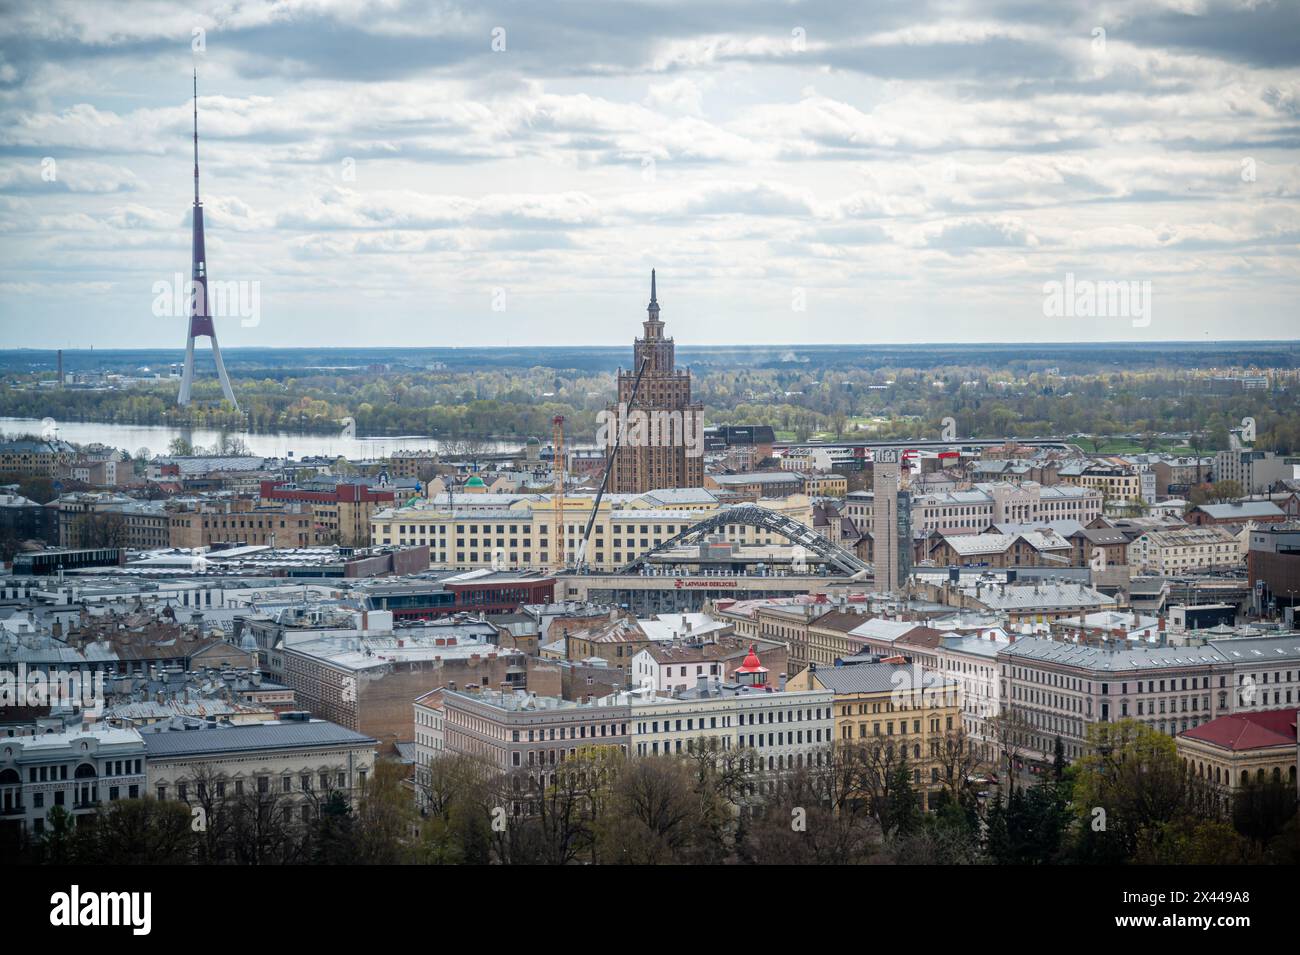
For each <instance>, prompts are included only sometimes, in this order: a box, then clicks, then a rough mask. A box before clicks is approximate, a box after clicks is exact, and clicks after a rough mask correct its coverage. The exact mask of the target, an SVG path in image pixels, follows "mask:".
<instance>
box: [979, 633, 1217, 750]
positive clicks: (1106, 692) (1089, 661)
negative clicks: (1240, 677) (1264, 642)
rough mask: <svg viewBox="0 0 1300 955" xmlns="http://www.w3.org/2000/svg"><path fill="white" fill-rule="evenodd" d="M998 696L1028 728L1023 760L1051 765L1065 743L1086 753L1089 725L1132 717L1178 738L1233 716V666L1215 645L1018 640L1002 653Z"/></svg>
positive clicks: (1021, 745) (1021, 738) (1021, 742)
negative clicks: (1059, 745)
mask: <svg viewBox="0 0 1300 955" xmlns="http://www.w3.org/2000/svg"><path fill="white" fill-rule="evenodd" d="M998 680H999V687H998V692H999V694H1000V697H1001V701H1002V706H1003V707H1004V708H1006V709H1009V710H1010V712H1011V713H1012V714H1013V716H1014V721H1015V722H1016V723H1017V724H1018V725H1019V726H1020V727H1022V729H1021V730H1020V731H1019V732H1018V733H1017V736H1018V738H1017V740H1016V744H1017V747H1018V751H1019V754H1020V755H1021V756H1022V757H1024V758H1028V759H1031V760H1038V761H1042V762H1046V761H1048V760H1050V759H1051V758H1052V754H1053V752H1054V748H1055V741H1056V738H1057V737H1060V739H1061V741H1062V744H1063V745H1064V748H1065V756H1066V758H1067V759H1070V760H1075V759H1078V758H1079V757H1080V756H1082V755H1083V754H1084V751H1085V747H1086V739H1087V732H1088V726H1089V725H1090V724H1092V723H1113V722H1117V721H1119V720H1121V719H1134V720H1138V721H1139V722H1141V723H1144V724H1146V725H1147V726H1149V727H1151V728H1152V729H1154V730H1156V731H1158V732H1161V733H1166V734H1168V735H1170V736H1176V735H1177V734H1178V733H1180V732H1182V731H1184V730H1187V729H1190V728H1192V727H1195V726H1199V725H1200V724H1202V723H1206V722H1209V721H1210V720H1212V719H1214V718H1215V717H1218V716H1221V715H1223V714H1224V713H1228V712H1231V710H1232V703H1231V700H1230V696H1231V688H1232V664H1231V663H1229V662H1228V661H1227V660H1226V659H1225V658H1224V657H1223V655H1222V654H1220V653H1219V652H1217V651H1216V650H1215V649H1214V648H1213V647H1145V646H1144V647H1129V646H1127V645H1116V644H1107V645H1101V646H1097V645H1088V644H1080V643H1070V642H1065V641H1058V640H1049V639H1042V638H1037V637H1035V638H1025V639H1020V640H1016V641H1015V642H1014V643H1012V644H1011V645H1009V646H1007V647H1005V648H1004V649H1002V650H1000V651H999V652H998Z"/></svg>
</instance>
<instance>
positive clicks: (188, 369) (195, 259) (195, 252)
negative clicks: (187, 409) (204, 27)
mask: <svg viewBox="0 0 1300 955" xmlns="http://www.w3.org/2000/svg"><path fill="white" fill-rule="evenodd" d="M191 249H192V252H191V257H190V259H191V261H190V333H189V336H188V337H187V338H186V340H185V371H184V372H183V373H182V374H181V390H180V394H178V395H177V396H176V403H177V404H178V405H180V406H181V407H184V406H186V405H188V404H189V403H190V388H191V386H192V385H193V384H194V339H196V338H199V337H200V336H205V335H206V336H207V339H208V341H209V342H210V343H211V344H212V360H213V361H214V362H215V363H216V366H217V377H218V378H219V379H220V380H221V390H222V391H223V392H225V395H226V400H227V401H229V402H230V403H231V404H232V405H234V406H235V410H236V411H238V410H239V402H238V401H236V400H235V391H234V389H233V388H231V387H230V377H229V376H228V375H227V374H226V365H225V363H224V362H223V361H222V360H221V348H220V347H219V346H218V345H217V332H216V329H215V328H213V325H212V312H211V310H210V308H209V307H208V262H207V254H206V253H205V252H204V248H203V203H201V202H200V201H199V71H198V70H195V71H194V242H193V245H192V247H191Z"/></svg>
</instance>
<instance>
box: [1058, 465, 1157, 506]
mask: <svg viewBox="0 0 1300 955" xmlns="http://www.w3.org/2000/svg"><path fill="white" fill-rule="evenodd" d="M1057 477H1058V478H1059V479H1060V481H1061V483H1062V484H1073V485H1075V486H1077V487H1086V488H1093V489H1094V490H1097V491H1100V492H1101V494H1102V496H1103V497H1104V498H1105V500H1107V501H1141V500H1143V486H1142V474H1141V471H1140V470H1139V469H1138V468H1137V467H1135V466H1133V465H1131V464H1122V463H1119V462H1112V463H1104V464H1103V463H1097V464H1078V465H1066V466H1064V467H1062V468H1061V469H1060V470H1058V471H1057ZM1149 484H1150V487H1149V490H1151V491H1152V492H1154V488H1155V485H1154V476H1153V477H1152V478H1151V479H1150V481H1149Z"/></svg>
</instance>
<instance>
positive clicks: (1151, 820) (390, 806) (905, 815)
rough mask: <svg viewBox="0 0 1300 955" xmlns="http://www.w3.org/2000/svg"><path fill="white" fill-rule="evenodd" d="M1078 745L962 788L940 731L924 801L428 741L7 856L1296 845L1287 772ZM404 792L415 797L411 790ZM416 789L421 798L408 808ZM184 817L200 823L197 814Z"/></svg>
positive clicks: (1126, 853)
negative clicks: (509, 763)
mask: <svg viewBox="0 0 1300 955" xmlns="http://www.w3.org/2000/svg"><path fill="white" fill-rule="evenodd" d="M1090 744H1091V755H1089V756H1087V757H1085V758H1084V759H1082V760H1080V761H1079V762H1078V763H1077V764H1075V765H1072V766H1067V765H1066V764H1065V763H1064V760H1063V759H1061V758H1060V755H1059V752H1060V747H1059V746H1058V757H1057V760H1056V761H1055V764H1054V766H1053V767H1052V769H1051V770H1050V771H1049V772H1047V773H1045V774H1044V775H1043V776H1042V777H1041V778H1040V779H1039V780H1037V781H1036V782H1035V783H1034V784H1033V785H1031V786H1028V787H1014V788H1012V789H1010V791H1009V793H1007V795H1006V796H1005V798H1004V797H1003V795H1001V794H998V795H994V796H988V797H981V796H980V791H979V789H978V788H977V784H976V783H975V782H974V780H975V779H976V778H977V775H976V774H974V773H972V772H971V771H970V770H971V769H972V768H973V766H974V762H973V761H972V759H971V754H972V753H973V750H972V749H971V747H970V746H969V745H968V743H967V741H966V740H965V739H964V737H962V736H960V735H954V736H952V737H950V738H949V739H947V740H945V741H944V742H943V743H942V744H941V747H940V748H941V750H942V752H941V753H940V757H939V759H938V766H939V767H940V768H939V769H938V771H937V782H936V784H935V785H933V786H932V789H933V792H932V793H931V800H932V807H933V808H934V811H932V812H923V811H922V810H921V809H920V806H919V802H918V793H917V788H916V784H915V783H914V778H915V776H914V770H913V767H912V764H911V763H910V762H909V760H908V757H907V753H906V751H905V750H904V749H902V748H896V747H894V746H892V745H891V744H890V743H889V742H888V741H880V742H873V743H871V744H868V745H853V746H837V747H836V748H835V749H833V750H830V751H828V753H827V759H826V760H824V762H823V765H820V766H814V767H804V768H802V769H797V770H792V771H790V772H788V773H784V774H780V775H777V776H774V775H772V774H770V773H764V772H757V771H755V770H754V769H753V766H754V765H755V759H754V754H752V753H749V752H747V751H744V750H739V751H734V752H724V753H718V752H717V751H715V750H708V749H705V748H704V747H702V746H700V747H694V748H693V749H694V751H693V752H691V753H689V754H686V755H673V756H653V757H632V758H627V757H624V756H623V755H622V754H619V753H615V752H613V751H612V750H608V749H599V748H590V749H587V750H584V751H581V752H580V753H579V754H578V756H577V757H576V758H574V759H571V760H567V761H565V762H564V763H562V764H561V765H559V766H557V767H553V772H550V773H548V776H549V777H550V778H547V779H546V780H545V782H544V783H539V782H536V781H534V780H533V779H532V778H531V777H530V776H529V775H528V774H527V773H526V772H514V773H504V774H503V773H500V772H499V771H497V770H496V769H495V767H493V766H491V765H489V764H487V763H485V762H483V761H482V760H479V759H477V758H474V757H469V756H458V755H452V756H445V757H443V758H441V759H437V760H435V761H434V762H433V764H432V765H431V766H429V767H427V772H425V773H423V774H422V775H421V776H420V778H419V779H418V781H417V782H416V783H415V792H413V790H412V787H411V784H410V782H409V781H408V780H407V778H406V772H407V769H406V768H405V767H402V766H400V765H398V764H396V763H392V762H388V763H380V764H377V765H376V767H375V772H374V774H373V775H372V776H371V779H370V780H369V781H368V783H367V784H366V785H365V787H364V791H363V792H362V793H361V795H360V796H359V798H358V799H357V800H356V801H355V805H352V804H349V802H348V801H347V800H346V799H344V798H343V796H342V795H341V794H340V793H337V792H334V793H325V794H322V796H321V797H320V799H319V801H313V800H308V801H306V802H304V801H303V799H302V798H301V797H297V796H294V797H290V796H286V795H281V794H277V793H251V794H245V795H241V796H238V797H234V798H229V799H215V798H214V797H213V793H214V791H215V788H216V787H215V785H214V781H213V780H212V779H209V780H207V781H206V784H205V785H201V786H200V785H198V784H197V783H196V784H194V785H193V786H192V787H191V789H190V792H191V793H193V794H194V796H193V798H192V799H191V800H190V802H189V803H188V804H187V803H184V802H179V801H175V800H173V801H168V802H156V801H154V800H151V799H144V800H130V801H125V802H119V803H113V804H112V805H110V806H109V807H107V808H105V809H103V810H101V811H100V813H99V814H98V816H97V817H96V818H95V820H94V824H93V825H78V826H76V827H73V826H72V825H71V824H70V823H71V820H70V817H68V816H67V814H66V813H64V812H62V811H60V810H56V811H52V812H51V815H50V821H49V823H48V824H47V830H46V832H45V833H44V835H43V836H42V837H41V838H39V839H38V840H35V841H33V842H32V843H30V844H29V845H27V846H26V847H24V849H23V850H22V852H21V853H20V856H21V861H24V862H29V863H79V864H82V863H84V864H96V863H104V864H145V863H193V864H352V863H360V864H368V863H383V864H550V865H568V864H597V865H605V864H642V865H651V864H859V863H885V864H889V863H902V864H944V865H957V864H1008V865H1010V864H1017V865H1026V864H1028V865H1060V864H1090V863H1107V864H1123V863H1139V864H1141V863H1167V864H1238V863H1247V862H1251V863H1279V864H1295V863H1296V862H1300V828H1298V826H1297V816H1296V790H1295V782H1294V780H1292V781H1290V782H1289V783H1288V782H1287V781H1285V780H1281V781H1273V780H1267V779H1266V780H1262V781H1260V782H1258V783H1252V784H1251V785H1249V786H1247V787H1246V788H1245V789H1243V790H1242V791H1241V792H1240V794H1239V795H1237V796H1236V798H1235V799H1233V800H1232V801H1231V803H1225V801H1224V797H1222V796H1221V795H1220V794H1218V793H1217V792H1215V791H1214V790H1213V789H1212V788H1210V787H1209V786H1208V785H1206V783H1205V781H1204V780H1201V779H1199V778H1197V777H1195V776H1193V775H1189V774H1188V773H1187V772H1186V770H1185V768H1184V766H1183V763H1182V761H1181V759H1179V757H1178V756H1177V753H1176V751H1175V748H1174V743H1173V740H1172V739H1170V738H1169V737H1167V736H1164V735H1163V734H1159V733H1156V732H1154V731H1152V730H1150V729H1148V728H1146V727H1144V726H1142V725H1140V724H1138V723H1135V722H1131V721H1124V722H1121V723H1119V724H1113V725H1103V726H1098V727H1095V728H1094V730H1093V733H1092V738H1091V739H1090ZM413 795H414V796H418V800H417V799H414V798H413ZM417 803H418V805H419V806H420V807H421V809H420V810H418V811H417V808H416V806H417ZM196 820H201V823H202V824H201V825H200V824H198V822H196Z"/></svg>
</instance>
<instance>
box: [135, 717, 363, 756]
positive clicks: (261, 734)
mask: <svg viewBox="0 0 1300 955" xmlns="http://www.w3.org/2000/svg"><path fill="white" fill-rule="evenodd" d="M140 735H141V737H142V738H143V739H144V747H145V753H146V754H147V755H148V757H149V758H150V759H156V758H159V757H163V756H191V755H193V756H198V755H204V754H215V753H235V752H246V751H248V750H282V749H301V748H303V747H318V746H319V747H323V746H345V745H352V746H361V745H364V744H366V743H370V744H374V743H375V742H376V740H374V739H372V738H371V737H369V736H362V735H361V734H360V733H354V732H353V731H352V730H349V729H344V728H343V727H342V726H339V725H338V724H337V723H329V722H326V721H324V720H312V721H310V722H297V721H287V722H283V723H257V724H252V725H244V726H218V727H215V728H210V729H197V730H162V731H159V732H144V733H141V734H140Z"/></svg>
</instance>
